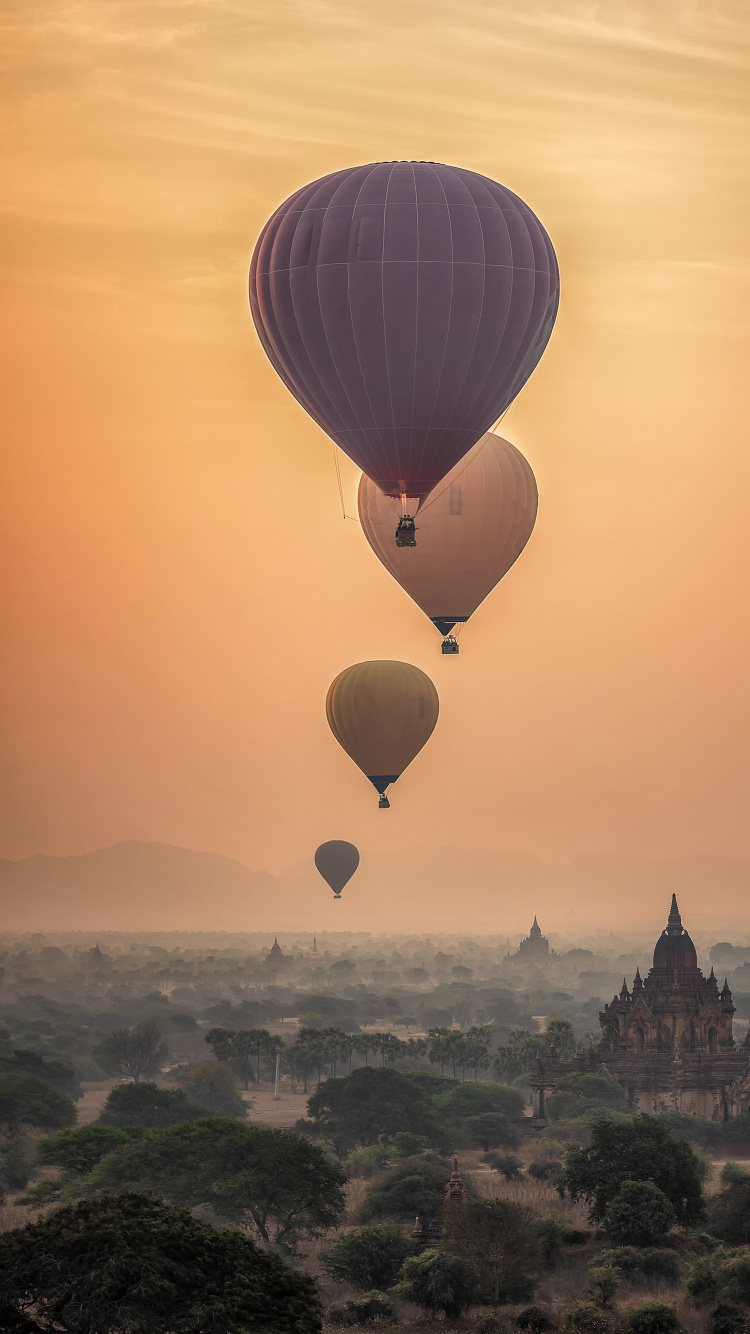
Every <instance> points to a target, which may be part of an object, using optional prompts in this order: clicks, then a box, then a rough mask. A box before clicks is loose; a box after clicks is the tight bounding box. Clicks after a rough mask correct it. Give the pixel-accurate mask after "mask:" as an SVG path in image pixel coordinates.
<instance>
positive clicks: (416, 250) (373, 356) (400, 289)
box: [250, 162, 559, 496]
mask: <svg viewBox="0 0 750 1334" xmlns="http://www.w3.org/2000/svg"><path fill="white" fill-rule="evenodd" d="M558 301H559V273H558V268H557V260H556V258H555V252H554V250H553V248H552V242H551V241H550V239H549V237H548V235H547V233H546V231H545V230H544V228H543V226H542V224H541V223H540V221H539V219H538V218H537V217H536V215H535V214H534V213H533V212H532V211H531V209H530V208H529V207H528V206H527V205H526V204H525V203H524V202H523V200H522V199H519V198H518V196H517V195H515V194H513V193H512V191H510V190H507V189H505V187H504V186H502V185H499V184H498V183H497V182H496V181H493V180H490V179H489V178H488V177H486V176H480V175H479V174H478V173H477V172H473V171H467V170H465V169H463V168H460V167H448V166H444V165H442V164H441V163H436V162H381V163H370V164H369V165H367V166H362V167H352V168H347V169H345V170H343V171H337V172H333V173H332V174H331V175H330V176H324V177H322V178H321V179H320V180H317V181H313V182H312V184H310V185H306V186H304V187H303V188H302V189H301V190H298V191H297V192H296V194H294V195H292V196H291V197H290V198H289V199H287V200H286V202H285V203H284V204H282V205H281V206H280V208H278V209H277V210H276V212H275V213H274V214H273V216H272V217H271V218H270V220H269V221H268V223H267V224H266V226H265V228H264V230H263V232H262V233H261V236H260V238H259V240H258V243H257V245H256V248H255V253H254V255H253V259H252V265H251V269H250V306H251V311H252V315H253V319H254V321H255V326H256V329H257V331H258V335H259V337H260V340H261V343H262V344H263V347H264V349H265V351H266V353H267V355H268V357H269V358H270V360H271V362H272V364H273V365H274V367H275V368H276V370H277V371H278V373H279V375H280V376H281V378H282V380H283V381H284V383H285V384H286V386H287V388H288V389H290V390H291V392H292V393H293V394H294V395H295V397H296V398H297V399H298V400H299V402H300V403H301V404H302V406H303V407H304V408H305V409H306V410H307V411H308V412H309V413H310V415H311V416H312V417H313V418H314V420H315V421H316V422H317V423H318V425H320V426H321V427H322V428H323V430H324V431H326V432H327V433H328V435H330V436H331V437H332V439H333V440H335V441H336V443H337V444H339V445H340V446H341V448H342V449H343V450H344V451H345V453H347V454H348V455H349V457H350V458H351V459H353V460H354V462H355V463H357V464H358V465H359V467H361V468H362V469H363V470H364V472H366V473H367V475H368V477H370V478H371V479H372V481H373V482H375V484H376V485H377V486H378V487H380V489H381V490H382V491H384V492H385V493H386V494H388V495H400V494H407V495H410V496H425V495H427V493H428V492H429V491H431V490H432V489H433V487H435V486H436V485H437V483H438V482H439V481H440V479H441V478H442V477H444V476H445V474H446V473H447V472H448V471H449V470H450V469H451V468H452V467H453V466H454V464H455V463H457V462H458V460H459V459H460V458H461V457H462V455H464V454H465V453H466V451H467V450H468V449H470V448H471V446H472V445H474V444H475V443H476V441H477V440H478V439H479V438H480V436H481V435H483V434H484V432H485V431H487V430H488V429H489V427H490V426H492V424H493V422H495V421H497V419H498V418H499V417H500V416H501V415H502V413H503V412H504V411H505V409H506V408H507V407H508V405H509V403H511V402H512V401H513V399H514V398H515V396H516V394H517V393H518V392H519V390H520V389H521V388H522V386H523V385H524V383H525V382H526V380H527V379H528V377H529V376H530V375H531V372H532V371H533V369H534V367H535V366H536V364H537V362H538V361H539V358H540V357H541V355H542V353H543V351H544V348H545V346H546V344H547V341H548V339H549V337H550V334H551V332H552V326H553V324H554V321H555V316H556V314H557V307H558Z"/></svg>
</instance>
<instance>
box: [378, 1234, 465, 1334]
mask: <svg viewBox="0 0 750 1334" xmlns="http://www.w3.org/2000/svg"><path fill="white" fill-rule="evenodd" d="M395 1291H396V1292H397V1293H398V1295H399V1296H400V1297H405V1298H406V1299H407V1301H411V1302H416V1303H417V1305H418V1306H423V1307H424V1308H425V1310H426V1311H433V1312H435V1313H437V1312H438V1311H443V1312H444V1313H445V1315H446V1317H447V1318H448V1319H449V1320H458V1319H459V1317H460V1316H461V1314H462V1313H463V1312H464V1311H465V1310H466V1308H467V1306H470V1305H471V1302H472V1300H473V1298H474V1295H475V1291H476V1280H475V1277H474V1274H473V1273H472V1270H471V1268H470V1266H469V1265H468V1264H467V1263H466V1261H465V1260H464V1259H462V1258H461V1256H460V1255H451V1254H450V1252H448V1251H442V1250H441V1251H437V1250H429V1251H423V1252H422V1254H421V1255H411V1256H409V1259H408V1260H405V1261H404V1264H403V1267H402V1269H401V1280H400V1282H399V1283H398V1284H397V1286H396V1289H395Z"/></svg>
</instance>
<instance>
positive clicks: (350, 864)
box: [315, 838, 359, 899]
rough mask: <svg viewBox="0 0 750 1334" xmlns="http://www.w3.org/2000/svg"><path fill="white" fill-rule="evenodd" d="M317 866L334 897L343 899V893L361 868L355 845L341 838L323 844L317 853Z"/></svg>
mask: <svg viewBox="0 0 750 1334" xmlns="http://www.w3.org/2000/svg"><path fill="white" fill-rule="evenodd" d="M315 865H316V866H317V868H318V870H319V871H320V874H321V875H322V877H323V879H324V880H325V882H326V884H327V885H330V887H331V889H332V890H333V893H334V896H335V898H337V899H340V898H341V891H342V889H343V888H344V886H345V885H348V883H349V881H350V880H351V878H352V876H353V875H354V872H355V871H356V869H357V867H358V866H359V853H358V851H357V849H356V848H355V846H354V844H353V843H347V842H346V841H345V840H344V839H341V838H331V839H329V840H328V842H327V843H321V845H320V847H319V848H318V849H317V851H316V853H315Z"/></svg>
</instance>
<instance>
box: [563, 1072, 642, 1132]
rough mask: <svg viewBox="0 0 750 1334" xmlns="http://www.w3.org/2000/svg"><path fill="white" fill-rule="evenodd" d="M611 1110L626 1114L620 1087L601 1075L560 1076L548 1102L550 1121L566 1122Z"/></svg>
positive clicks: (623, 1094)
mask: <svg viewBox="0 0 750 1334" xmlns="http://www.w3.org/2000/svg"><path fill="white" fill-rule="evenodd" d="M610 1107H613V1108H615V1109H617V1110H620V1111H625V1109H626V1101H625V1090H624V1088H623V1087H622V1084H618V1083H617V1082H616V1081H615V1080H612V1079H604V1078H603V1077H602V1076H601V1075H562V1076H561V1078H560V1079H558V1080H557V1081H556V1084H555V1092H554V1093H553V1094H552V1097H551V1098H549V1099H548V1102H547V1108H548V1111H549V1116H550V1120H551V1121H567V1120H570V1119H571V1118H574V1117H578V1116H584V1115H585V1114H586V1112H592V1111H604V1110H606V1109H607V1108H610Z"/></svg>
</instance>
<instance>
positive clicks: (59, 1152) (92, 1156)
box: [14, 1085, 144, 1209]
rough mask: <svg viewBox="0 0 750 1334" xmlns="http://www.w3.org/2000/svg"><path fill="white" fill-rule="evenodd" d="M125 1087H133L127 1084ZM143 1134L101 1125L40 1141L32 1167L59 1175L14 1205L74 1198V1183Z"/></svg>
mask: <svg viewBox="0 0 750 1334" xmlns="http://www.w3.org/2000/svg"><path fill="white" fill-rule="evenodd" d="M128 1087H129V1088H132V1087H134V1086H133V1085H128ZM143 1133H144V1130H143V1127H142V1126H128V1127H127V1129H125V1128H124V1127H115V1126H101V1125H92V1126H76V1127H75V1128H74V1129H72V1130H63V1131H61V1132H60V1134H59V1135H54V1136H52V1137H51V1138H49V1139H42V1140H40V1141H39V1143H38V1145H37V1153H36V1165H37V1166H39V1167H60V1168H62V1171H61V1173H60V1176H59V1177H58V1178H57V1180H55V1181H52V1180H48V1179H45V1180H43V1181H39V1182H38V1183H37V1184H36V1185H35V1186H32V1187H31V1188H30V1190H27V1191H26V1194H25V1195H22V1196H21V1197H20V1198H19V1199H17V1200H15V1201H14V1203H15V1204H27V1205H31V1206H32V1208H37V1209H41V1208H43V1207H44V1206H45V1205H47V1204H53V1203H55V1202H56V1201H58V1200H61V1199H65V1198H67V1199H70V1198H73V1199H75V1197H76V1195H77V1194H78V1183H79V1181H80V1179H81V1178H82V1177H84V1176H86V1175H87V1174H88V1173H89V1172H91V1171H93V1169H94V1168H95V1167H96V1164H97V1163H98V1162H100V1161H101V1159H102V1158H104V1157H105V1156H106V1154H108V1153H111V1152H112V1150H113V1149H116V1148H117V1147H118V1146H119V1145H120V1144H127V1143H128V1141H129V1140H131V1139H135V1138H137V1137H138V1136H139V1135H142V1134H143ZM19 1184H22V1185H25V1184H26V1183H25V1182H22V1183H19Z"/></svg>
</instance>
